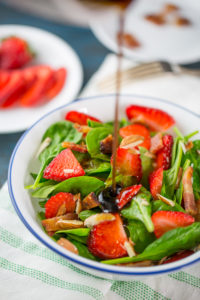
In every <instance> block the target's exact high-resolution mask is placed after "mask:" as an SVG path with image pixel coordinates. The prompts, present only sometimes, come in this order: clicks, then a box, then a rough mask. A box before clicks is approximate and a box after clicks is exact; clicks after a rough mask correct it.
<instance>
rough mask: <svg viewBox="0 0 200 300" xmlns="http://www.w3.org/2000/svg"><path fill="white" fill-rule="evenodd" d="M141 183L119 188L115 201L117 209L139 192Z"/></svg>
mask: <svg viewBox="0 0 200 300" xmlns="http://www.w3.org/2000/svg"><path fill="white" fill-rule="evenodd" d="M141 187H142V185H141V184H138V185H132V186H129V187H127V188H124V189H122V190H121V192H120V193H119V195H118V196H117V199H116V202H117V206H118V208H119V209H122V208H123V207H124V206H125V205H126V204H127V203H128V202H129V201H131V199H132V198H133V197H134V196H135V195H136V194H137V193H138V192H139V190H140V189H141Z"/></svg>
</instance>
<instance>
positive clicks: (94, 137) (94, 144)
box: [86, 127, 112, 161]
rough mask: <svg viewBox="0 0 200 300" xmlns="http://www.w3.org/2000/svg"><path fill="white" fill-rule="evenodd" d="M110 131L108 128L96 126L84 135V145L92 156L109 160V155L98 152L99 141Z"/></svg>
mask: <svg viewBox="0 0 200 300" xmlns="http://www.w3.org/2000/svg"><path fill="white" fill-rule="evenodd" d="M111 132H112V131H111V130H110V129H109V128H105V127H97V128H94V129H92V130H90V131H89V132H88V134H87V136H86V145H87V149H88V152H89V154H90V155H91V157H92V158H98V159H102V160H105V161H110V156H109V155H105V154H103V153H101V152H100V142H101V141H102V140H103V139H104V138H106V137H107V136H108V135H109V134H110V133H111Z"/></svg>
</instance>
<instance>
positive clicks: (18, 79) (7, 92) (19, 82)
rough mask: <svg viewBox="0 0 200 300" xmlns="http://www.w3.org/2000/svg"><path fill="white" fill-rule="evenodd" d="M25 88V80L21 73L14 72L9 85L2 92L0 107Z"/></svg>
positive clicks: (0, 94)
mask: <svg viewBox="0 0 200 300" xmlns="http://www.w3.org/2000/svg"><path fill="white" fill-rule="evenodd" d="M23 86H24V78H23V75H22V73H21V72H20V71H13V72H12V73H11V74H10V79H9V80H8V82H7V84H6V85H5V86H4V87H3V88H2V89H1V90H0V106H2V105H3V103H4V102H5V101H7V99H8V98H9V97H11V96H12V95H13V94H14V93H16V92H18V91H19V90H20V89H21V88H22V87H23Z"/></svg>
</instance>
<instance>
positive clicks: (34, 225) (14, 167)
mask: <svg viewBox="0 0 200 300" xmlns="http://www.w3.org/2000/svg"><path fill="white" fill-rule="evenodd" d="M114 101H115V96H114V95H105V96H97V97H91V98H85V99H79V100H77V101H75V102H73V103H70V104H67V105H65V106H63V107H60V108H57V109H55V110H53V111H52V112H50V113H48V114H46V115H45V116H44V117H42V118H41V119H40V120H38V121H37V122H36V123H35V124H34V125H33V126H32V127H31V128H30V129H29V130H27V131H26V132H25V134H24V135H23V136H22V137H21V139H20V140H19V142H18V144H17V145H16V147H15V149H14V152H13V155H12V157H11V161H10V167H9V174H8V184H9V192H10V196H11V200H12V203H13V205H14V207H15V209H16V211H17V213H18V215H19V217H20V219H21V220H22V222H23V223H24V224H25V226H26V227H27V228H28V229H29V230H30V231H31V233H32V234H34V235H35V236H36V237H37V238H38V239H39V240H40V241H41V242H42V243H44V244H45V245H46V246H47V247H49V248H50V249H52V250H53V251H55V252H56V253H58V254H60V255H62V256H64V257H65V258H68V259H70V260H71V261H73V262H75V263H78V264H79V265H82V266H85V267H86V268H88V271H90V270H91V269H95V270H99V271H102V272H111V273H115V274H128V275H152V274H160V273H163V272H170V271H173V270H176V269H178V268H180V267H182V266H185V265H189V264H191V263H193V262H195V261H197V260H199V259H200V252H197V253H195V254H193V255H191V256H189V257H187V258H185V259H183V260H181V261H177V262H175V263H172V264H166V265H162V266H161V265H160V266H154V267H144V268H126V267H118V266H109V265H103V264H100V263H98V262H94V261H91V260H88V259H85V258H83V257H80V256H77V255H75V254H73V253H71V252H69V251H67V250H65V249H64V248H62V247H61V246H59V245H57V244H56V243H55V242H54V241H53V240H52V239H51V238H50V237H48V236H47V234H46V233H45V232H44V231H43V229H42V226H41V224H40V222H39V221H38V220H37V212H36V211H37V209H38V208H37V205H35V204H34V205H33V203H36V202H37V201H36V200H35V199H34V202H33V201H30V195H29V192H28V191H27V190H25V189H24V185H26V184H30V183H31V177H30V175H29V174H30V171H31V172H33V171H34V170H33V167H34V168H35V170H36V169H37V170H38V167H39V166H38V165H37V164H35V159H34V157H35V154H36V152H37V150H38V146H39V144H40V141H41V138H42V136H43V134H44V132H45V131H46V129H47V128H48V127H49V126H50V125H51V124H52V123H54V122H57V121H59V120H62V119H64V116H65V113H66V112H67V111H69V110H79V111H82V112H84V113H89V114H91V115H93V116H95V117H97V118H99V119H101V120H103V121H110V120H113V115H114V109H113V108H114ZM133 103H135V104H140V105H145V106H151V107H155V108H159V109H163V110H165V111H166V112H168V113H170V114H171V115H172V116H173V117H174V118H175V120H176V121H177V126H178V128H179V129H180V130H181V132H183V133H184V134H187V133H190V132H193V131H195V130H197V129H198V128H199V124H200V122H199V121H200V117H199V116H198V115H195V114H194V113H191V112H189V111H188V110H186V109H184V108H181V107H179V106H177V105H175V104H172V103H170V102H168V101H165V100H160V99H154V98H149V97H142V96H134V95H123V96H121V99H120V117H124V116H125V108H126V106H127V105H129V104H133ZM195 138H200V134H198V135H197V136H195ZM99 276H101V273H100V274H99Z"/></svg>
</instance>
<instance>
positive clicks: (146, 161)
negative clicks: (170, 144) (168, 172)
mask: <svg viewBox="0 0 200 300" xmlns="http://www.w3.org/2000/svg"><path fill="white" fill-rule="evenodd" d="M139 149H140V158H141V161H142V182H141V183H142V184H143V185H144V186H145V187H146V188H148V187H149V174H150V173H151V172H152V171H153V166H152V163H153V161H152V158H150V157H149V156H147V155H146V154H147V153H148V151H147V149H146V148H144V147H139Z"/></svg>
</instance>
